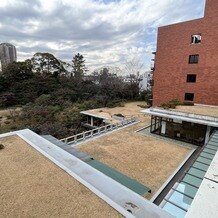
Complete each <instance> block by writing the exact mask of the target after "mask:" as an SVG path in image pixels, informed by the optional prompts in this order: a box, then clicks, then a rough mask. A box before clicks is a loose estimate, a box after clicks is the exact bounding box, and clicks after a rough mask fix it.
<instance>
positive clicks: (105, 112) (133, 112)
mask: <svg viewBox="0 0 218 218" xmlns="http://www.w3.org/2000/svg"><path fill="white" fill-rule="evenodd" d="M137 105H145V102H144V101H136V102H128V103H125V104H124V107H115V108H98V109H93V110H88V111H86V112H89V113H90V114H93V115H96V116H102V117H104V118H106V119H109V120H111V121H112V122H113V119H112V116H113V115H114V114H122V115H124V116H126V117H130V116H135V117H140V116H142V114H141V113H140V110H143V108H141V107H139V106H137Z"/></svg>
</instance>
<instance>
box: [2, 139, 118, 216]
mask: <svg viewBox="0 0 218 218" xmlns="http://www.w3.org/2000/svg"><path fill="white" fill-rule="evenodd" d="M0 143H2V144H4V145H5V148H4V149H3V150H0V172H1V176H0V184H1V189H0V196H1V204H0V211H1V216H3V217H8V216H10V217H18V216H37V217H52V216H53V217H55V216H60V215H64V216H66V217H70V216H71V217H73V216H77V217H81V216H90V214H91V215H92V216H97V217H102V216H103V217H122V216H121V215H120V214H119V213H118V212H117V211H116V210H114V209H113V208H112V207H110V206H109V205H108V204H106V203H105V202H104V201H103V200H102V199H100V198H99V197H97V196H96V195H95V194H94V193H92V192H91V191H90V190H89V189H87V188H86V187H85V186H83V185H82V184H80V183H79V182H78V181H76V180H75V179H73V178H72V177H71V176H70V175H69V174H67V173H66V172H65V171H63V170H62V169H60V168H59V167H57V166H56V165H55V164H54V163H52V162H51V161H49V160H48V159H47V158H46V157H44V156H43V155H41V154H40V153H39V152H37V151H36V150H35V149H34V148H32V147H31V146H30V145H28V144H27V143H26V142H25V141H24V140H22V139H21V138H20V137H18V136H10V137H6V138H1V139H0ZM90 202H91V203H90Z"/></svg>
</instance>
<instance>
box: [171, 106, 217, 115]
mask: <svg viewBox="0 0 218 218" xmlns="http://www.w3.org/2000/svg"><path fill="white" fill-rule="evenodd" d="M170 110H172V111H178V112H185V113H192V114H199V115H205V116H210V117H218V106H209V105H194V106H182V105H180V106H177V107H176V109H170Z"/></svg>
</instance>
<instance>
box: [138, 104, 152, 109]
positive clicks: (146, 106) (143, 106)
mask: <svg viewBox="0 0 218 218" xmlns="http://www.w3.org/2000/svg"><path fill="white" fill-rule="evenodd" d="M137 106H138V107H140V108H149V106H148V105H143V104H139V105H137Z"/></svg>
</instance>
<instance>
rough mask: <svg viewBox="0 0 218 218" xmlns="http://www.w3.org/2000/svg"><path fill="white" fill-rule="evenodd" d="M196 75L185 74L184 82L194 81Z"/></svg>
mask: <svg viewBox="0 0 218 218" xmlns="http://www.w3.org/2000/svg"><path fill="white" fill-rule="evenodd" d="M196 79H197V75H196V74H187V77H186V82H187V83H196Z"/></svg>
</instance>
